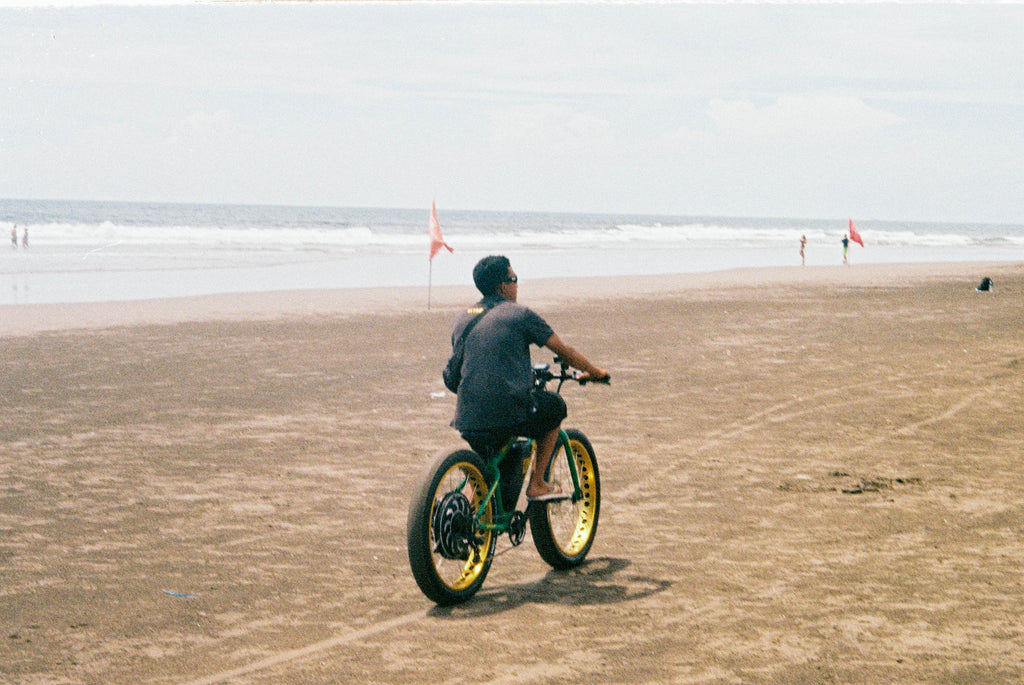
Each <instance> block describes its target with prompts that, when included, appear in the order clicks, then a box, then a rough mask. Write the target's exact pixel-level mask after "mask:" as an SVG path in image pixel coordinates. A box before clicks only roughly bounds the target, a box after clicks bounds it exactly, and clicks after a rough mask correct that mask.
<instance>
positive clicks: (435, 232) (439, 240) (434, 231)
mask: <svg viewBox="0 0 1024 685" xmlns="http://www.w3.org/2000/svg"><path fill="white" fill-rule="evenodd" d="M442 247H446V248H448V251H449V252H455V250H453V249H452V246H451V245H449V244H448V243H446V242H445V241H444V236H442V235H441V224H440V223H438V221H437V207H435V206H434V203H433V202H431V203H430V259H433V258H434V255H436V254H437V253H438V251H440V249H441V248H442Z"/></svg>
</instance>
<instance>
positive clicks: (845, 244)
mask: <svg viewBox="0 0 1024 685" xmlns="http://www.w3.org/2000/svg"><path fill="white" fill-rule="evenodd" d="M849 251H850V236H848V235H846V234H845V233H844V234H843V264H849V263H850V262H848V261H847V259H846V253H847V252H849Z"/></svg>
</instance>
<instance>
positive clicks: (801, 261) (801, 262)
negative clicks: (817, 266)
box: [800, 235, 807, 266]
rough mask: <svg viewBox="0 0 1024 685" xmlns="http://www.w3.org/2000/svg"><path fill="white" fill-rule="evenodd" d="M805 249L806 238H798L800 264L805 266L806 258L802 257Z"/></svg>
mask: <svg viewBox="0 0 1024 685" xmlns="http://www.w3.org/2000/svg"><path fill="white" fill-rule="evenodd" d="M805 247H807V236H805V235H804V236H800V264H801V265H802V266H807V257H806V256H804V248H805Z"/></svg>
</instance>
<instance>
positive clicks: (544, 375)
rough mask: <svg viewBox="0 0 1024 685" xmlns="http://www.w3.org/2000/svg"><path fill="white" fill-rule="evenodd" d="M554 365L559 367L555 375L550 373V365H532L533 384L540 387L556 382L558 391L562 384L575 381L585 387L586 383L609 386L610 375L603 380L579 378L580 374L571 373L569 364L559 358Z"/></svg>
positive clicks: (556, 358)
mask: <svg viewBox="0 0 1024 685" xmlns="http://www.w3.org/2000/svg"><path fill="white" fill-rule="evenodd" d="M555 363H556V364H558V365H559V367H560V371H559V373H557V374H556V373H554V372H553V371H551V365H550V364H534V365H533V379H534V382H535V383H537V384H538V385H540V386H543V385H544V384H546V383H547V382H548V381H558V387H559V389H561V387H562V383H564V382H565V381H576V382H577V383H579V384H580V385H586V384H587V383H601V384H602V385H611V382H612V376H611V374H608V375H606V376H605V377H604V378H581V376H582V374H580V373H579V372H578V371H571V370H570V367H569V364H568V363H567V362H566V361H565V360H563V359H561V358H560V357H555Z"/></svg>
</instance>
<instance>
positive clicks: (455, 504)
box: [406, 357, 609, 606]
mask: <svg viewBox="0 0 1024 685" xmlns="http://www.w3.org/2000/svg"><path fill="white" fill-rule="evenodd" d="M555 363H556V364H558V365H559V366H560V369H561V370H560V372H559V373H557V374H556V373H553V372H552V371H551V368H550V365H548V364H535V365H534V366H533V379H534V380H533V383H534V387H535V388H538V389H544V388H546V387H547V384H548V383H549V382H551V381H558V388H557V392H561V390H562V384H563V383H565V382H566V381H576V382H578V383H580V384H581V385H582V384H584V383H586V382H587V381H586V380H584V379H581V378H580V377H579V376H577V375H576V374H574V373H572V372H571V371H570V370H569V365H568V364H567V363H566V362H565V361H563V360H561V359H559V358H558V357H555ZM608 381H609V379H608V378H605V379H602V380H601V381H594V382H601V383H607V382H608ZM536 448H537V447H536V443H535V441H533V440H530V439H527V438H522V437H517V436H513V437H511V438H509V439H508V441H507V442H506V443H505V444H504V445H503V446H502V447H501V448H500V449H498V450H495V451H494V453H493V454H489V455H487V456H483V455H480V454H478V453H477V452H474V451H473V450H470V449H458V450H455V451H453V452H449V453H447V454H442V455H441V456H440V457H438V459H437V460H436V461H434V463H432V464H430V466H429V467H428V468H427V469H426V470H425V471H424V473H423V475H422V476H421V477H420V481H419V486H418V487H417V488H416V491H415V493H414V495H413V498H412V502H411V503H410V505H409V518H408V522H407V526H406V535H407V543H408V552H409V565H410V567H411V568H412V575H413V577H414V578H415V579H416V584H417V585H419V588H420V590H422V591H423V594H425V595H426V596H427V597H428V598H429V599H431V600H432V601H434V602H435V603H437V604H439V605H442V606H448V605H452V604H458V603H460V602H464V601H466V600H467V599H469V598H470V597H472V596H473V595H474V594H476V592H477V590H479V589H480V587H481V586H482V585H483V583H484V579H485V578H486V577H487V572H488V571H489V570H490V568H491V563H492V562H493V561H494V547H495V544H496V542H497V540H498V538H499V537H500V536H501V535H503V534H507V535H508V538H509V542H511V544H512V546H513V547H518V546H519V545H520V544H521V543H522V542H523V540H524V538H525V537H526V525H527V522H529V525H530V530H531V531H532V533H533V543H534V546H535V547H536V548H537V552H538V553H539V554H540V556H541V558H542V559H543V560H544V561H545V562H547V563H548V564H549V565H551V566H552V567H553V568H556V569H569V568H574V567H576V566H579V565H581V564H582V563H583V561H584V560H585V559H586V557H587V553H588V552H589V551H590V547H591V545H593V544H594V537H595V535H596V534H597V522H598V519H599V517H600V513H601V476H600V472H599V471H598V468H597V456H596V455H595V454H594V448H593V446H592V445H591V444H590V440H588V439H587V436H586V435H584V434H583V432H582V431H579V430H576V429H574V428H570V429H564V430H561V431H560V432H559V438H558V443H557V446H556V447H555V453H554V455H553V456H552V458H551V461H550V462H549V464H548V468H547V472H546V473H545V474H544V480H546V481H548V482H549V483H559V484H561V486H562V488H563V490H565V491H566V494H565V496H564V497H560V498H557V499H553V500H545V501H528V503H527V506H526V510H525V511H521V510H517V509H516V506H517V503H518V501H519V499H520V495H521V493H522V489H523V484H524V482H525V480H526V478H525V476H526V473H527V471H528V469H529V465H530V462H531V458H532V456H533V453H534V450H536ZM570 486H571V487H570Z"/></svg>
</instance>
